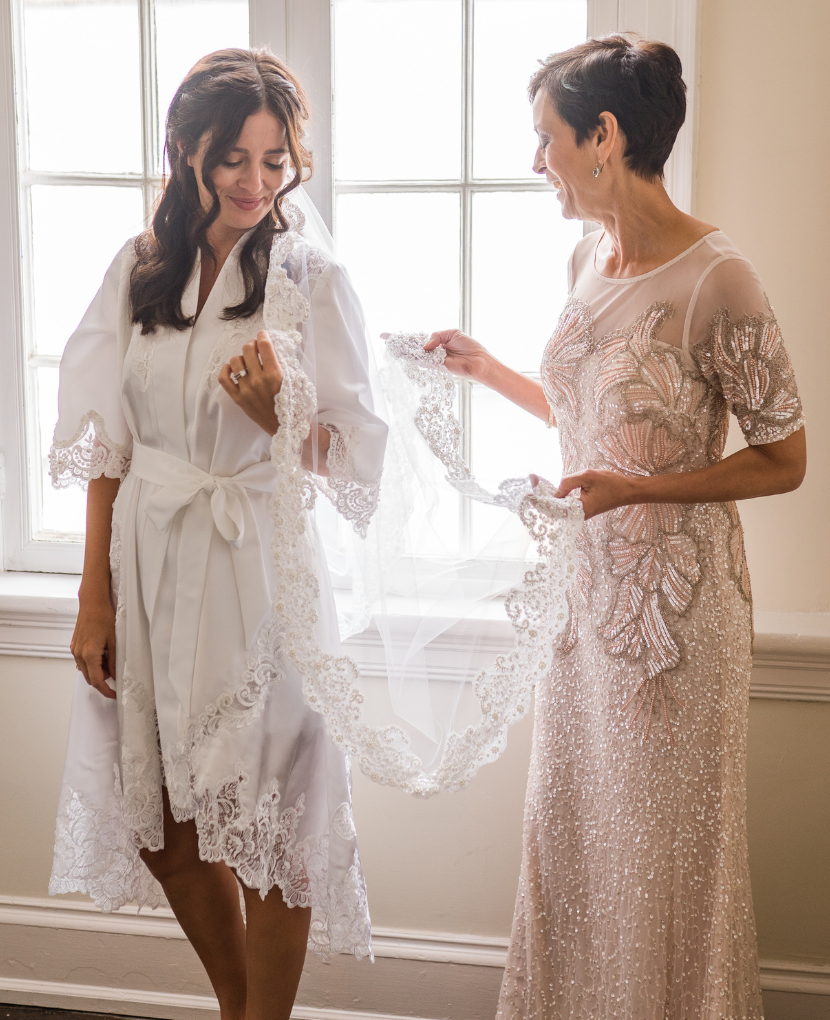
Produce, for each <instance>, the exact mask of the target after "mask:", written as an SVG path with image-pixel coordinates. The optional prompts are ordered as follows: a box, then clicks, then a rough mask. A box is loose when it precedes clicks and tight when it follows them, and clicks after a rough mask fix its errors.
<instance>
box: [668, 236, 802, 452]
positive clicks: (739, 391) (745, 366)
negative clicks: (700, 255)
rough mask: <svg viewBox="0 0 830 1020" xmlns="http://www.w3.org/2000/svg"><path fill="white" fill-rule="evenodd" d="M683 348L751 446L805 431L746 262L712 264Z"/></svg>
mask: <svg viewBox="0 0 830 1020" xmlns="http://www.w3.org/2000/svg"><path fill="white" fill-rule="evenodd" d="M687 342H688V344H689V351H690V354H691V356H692V358H693V359H694V360H695V362H696V363H697V365H698V366H699V368H700V370H701V372H702V373H703V375H704V376H705V378H706V379H707V381H708V382H709V383H710V385H712V386H714V387H715V388H716V389H717V390H719V391H720V393H721V394H722V395H723V397H724V399H725V400H726V401H727V403H728V404H729V406H730V409H731V411H732V413H733V414H734V415H735V416H736V417H737V419H738V422H739V424H740V427H741V431H742V432H743V434H744V437H745V439H746V441H747V442H748V443H749V444H750V445H751V446H758V445H761V444H763V443H775V442H778V441H779V440H782V439H786V438H787V436H789V435H791V434H792V433H793V432H797V431H798V430H799V429H800V428H801V427H802V426H803V425H804V415H803V412H802V407H801V400H800V399H799V396H798V389H797V386H796V381H795V375H794V373H793V367H792V363H791V362H790V357H789V355H788V353H787V350H786V348H785V346H784V340H783V337H782V336H781V330H780V328H779V326H778V323H777V321H776V319H775V314H774V313H773V310H772V308H771V307H770V304H769V302H768V300H767V297H766V294H765V293H764V289H763V287H762V286H761V281H760V280H759V279H758V276H757V274H756V272H755V270H754V268H753V267H752V264H751V263H750V262H748V261H747V260H746V259H744V258H741V257H735V256H726V257H723V258H721V259H720V260H719V261H717V262H715V263H714V264H713V266H712V267H711V269H710V270H709V272H708V273H707V275H706V276H705V277H704V279H703V280H702V281H701V283H700V285H699V290H698V293H697V297H696V299H695V301H694V304H693V306H692V308H691V309H690V313H689V329H688V338H687Z"/></svg>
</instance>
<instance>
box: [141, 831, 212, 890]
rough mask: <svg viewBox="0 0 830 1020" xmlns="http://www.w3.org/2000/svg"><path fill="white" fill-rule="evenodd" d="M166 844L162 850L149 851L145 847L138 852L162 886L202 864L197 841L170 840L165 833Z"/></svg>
mask: <svg viewBox="0 0 830 1020" xmlns="http://www.w3.org/2000/svg"><path fill="white" fill-rule="evenodd" d="M164 844H165V845H164V847H163V849H161V850H149V849H147V848H146V847H145V848H143V849H141V850H139V851H138V854H139V857H140V858H141V859H142V861H144V864H145V865H146V866H147V869H148V871H149V872H150V874H151V875H152V876H153V878H155V879H156V880H157V881H159V882H161V883H162V885H164V883H165V882H166V881H167V880H168V879H170V878H174V877H175V876H176V875H179V874H183V873H184V872H186V871H189V870H190V869H191V868H193V867H196V866H198V865H199V863H200V860H199V850H198V843H197V841H196V840H191V839H179V840H174V839H169V838H167V833H165V841H164Z"/></svg>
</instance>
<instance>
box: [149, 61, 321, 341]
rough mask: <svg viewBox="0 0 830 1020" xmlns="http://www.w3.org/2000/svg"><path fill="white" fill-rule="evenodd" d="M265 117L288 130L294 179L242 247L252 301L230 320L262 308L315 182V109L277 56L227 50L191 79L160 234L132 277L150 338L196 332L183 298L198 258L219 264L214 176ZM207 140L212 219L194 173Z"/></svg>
mask: <svg viewBox="0 0 830 1020" xmlns="http://www.w3.org/2000/svg"><path fill="white" fill-rule="evenodd" d="M263 109H266V110H269V111H270V112H271V113H273V114H274V116H275V117H277V118H278V119H279V120H280V121H281V122H282V123H283V124H284V125H285V133H286V145H287V147H288V151H289V156H290V161H291V167H292V168H293V170H294V173H293V175H292V177H291V180H290V181H288V183H287V184H286V185H285V187H284V188H283V189H282V190H281V191H280V192H279V193H278V194H277V196H276V198H275V200H274V205H273V208H272V209H271V210H270V211H269V213H268V214H267V215H266V216H264V217H263V219H262V220H260V222H259V223H258V224H257V226H256V227H255V228H254V230H253V232H252V234H251V236H250V237H249V238H248V239H247V240H246V242H245V244H244V245H243V247H242V251H241V253H240V256H239V266H240V269H241V271H242V278H243V281H244V284H245V297H244V299H243V300H242V301H241V302H240V303H239V304H238V305H234V306H233V307H231V308H226V309H225V310H224V312H223V317H224V318H225V319H240V318H247V317H248V316H250V315H253V314H254V312H256V310H257V309H258V308H259V307H260V305H261V304H262V302H263V299H264V297H265V280H266V277H267V274H268V255H269V252H270V249H271V241H272V239H273V237H274V234H276V233H280V232H282V231H284V230H287V229H288V221H287V219H286V217H285V215H284V214H283V211H282V202H283V199H284V198H285V196H286V195H287V194H288V193H289V192H291V191H293V190H294V188H296V187H298V185H299V184H300V183H302V181H303V180H307V179H308V177H310V176H311V170H312V160H311V153H310V152H309V151H308V150H307V149H306V148H305V146H304V144H303V135H304V132H305V123H306V121H307V120H308V116H309V107H308V100H307V99H306V95H305V93H304V92H303V88H302V86H301V85H300V83H299V81H297V79H296V78H295V77H294V75H293V74H292V73H291V72H290V71H289V70H288V68H287V67H286V66H285V64H283V63H282V61H281V60H278V59H277V58H276V57H275V56H274V54H273V53H271V52H269V51H268V50H266V49H257V50H240V49H227V50H217V51H216V52H215V53H210V54H208V56H206V57H203V58H202V59H201V60H200V61H199V62H198V63H197V64H196V66H195V67H193V68H192V69H191V70H190V72H189V73H188V74H187V77H186V78H185V79H184V81H183V82H182V83H181V85H180V86H179V88H178V89H177V90H176V94H175V96H174V97H173V101H172V102H171V104H170V109H169V110H168V112H167V132H166V139H165V145H164V151H165V158H166V160H167V162H168V164H169V167H170V173H169V176H167V175H165V179H164V181H163V191H162V195H161V198H160V200H159V203H158V206H157V208H156V212H155V215H154V216H153V225H152V227H151V229H149V230H147V231H145V232H144V233H143V234H141V236H140V237H139V238H138V240H137V242H136V262H135V265H134V267H133V270H132V274H131V276H130V307H131V315H132V321H133V322H135V323H141V332H142V333H152V332H153V331H154V330H155V328H156V327H157V326H172V327H173V328H174V329H186V328H187V327H188V326H190V325H192V321H193V320H192V319H191V318H188V317H186V316H185V315H184V314H183V312H182V294H183V293H184V288H185V286H186V285H187V281H188V279H189V278H190V274H191V272H192V270H193V264H194V261H195V259H196V254H197V252H199V251H201V253H202V258H211V259H214V260H215V254H214V252H213V250H212V248H211V246H210V243H209V241H208V237H207V232H208V228H209V227H210V226H211V224H212V223H213V222H214V221H215V220H216V217H217V216H218V215H219V198H218V196H217V194H216V188H215V187H214V184H213V181H212V180H211V176H210V175H211V173H212V172H213V170H215V169H216V167H217V166H218V165H219V164H220V163H221V162H222V161H223V160H225V159H226V158H227V155H228V153H229V152H230V150H231V149H232V148H233V146H234V145H235V144H236V141H237V139H238V138H239V136H240V134H241V133H242V128H243V126H244V124H245V121H246V120H247V119H248V117H250V116H251V115H252V114H255V113H258V112H259V111H260V110H263ZM205 135H207V138H208V143H207V148H206V150H205V153H204V159H203V161H202V182H203V183H204V185H205V187H206V188H207V190H208V191H209V192H210V194H211V195H212V196H213V205H212V207H211V209H210V210H209V211H207V212H206V211H205V210H204V209H203V208H202V203H201V201H200V199H199V189H198V186H197V183H196V175H195V172H194V170H193V168H192V167H190V166H189V165H188V163H187V157H188V156H191V155H193V154H194V153H196V152H197V150H198V148H199V143H200V142H201V140H202V138H204V137H205ZM180 146H181V149H180Z"/></svg>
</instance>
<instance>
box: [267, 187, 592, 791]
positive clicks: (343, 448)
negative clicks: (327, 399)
mask: <svg viewBox="0 0 830 1020" xmlns="http://www.w3.org/2000/svg"><path fill="white" fill-rule="evenodd" d="M292 198H294V200H295V202H296V203H297V205H298V206H300V207H301V210H300V215H298V216H297V222H296V226H295V230H294V231H292V232H291V233H290V234H287V235H282V236H280V237H278V238H277V239H276V240H275V244H274V251H272V258H271V269H270V271H269V277H268V284H267V288H266V299H265V321H266V325H267V326H268V328H269V330H270V333H271V338H272V340H273V342H274V347H275V350H276V352H277V357H278V359H279V360H280V363H281V366H282V369H283V373H284V380H283V384H282V389H281V391H280V393H279V395H278V396H277V398H276V407H277V414H278V417H279V419H280V428H279V430H278V432H277V433H276V435H275V436H274V439H273V442H272V446H271V452H272V461H273V463H274V465H275V467H276V469H277V472H278V475H279V479H278V484H277V486H276V489H275V491H274V494H273V497H272V502H271V506H272V515H273V517H274V520H275V523H276V524H277V532H276V533H277V535H278V536H279V537H278V538H277V539H276V540H275V542H274V545H273V548H272V555H273V558H274V562H275V565H276V567H277V570H278V573H279V576H280V579H281V580H280V585H279V589H278V591H277V593H276V595H275V600H274V601H275V608H278V609H279V616H280V617H281V619H282V621H283V626H284V647H285V651H286V653H287V654H288V656H289V657H290V658H291V660H292V661H293V663H294V665H295V666H296V667H297V669H298V670H299V672H300V674H301V675H302V677H303V694H304V697H305V700H306V702H307V704H308V705H309V706H310V707H312V708H313V709H315V710H316V711H318V712H320V713H321V714H322V715H323V717H324V719H325V721H326V727H327V730H328V732H329V735H330V736H331V737H332V739H333V740H334V741H335V743H336V744H337V745H338V746H339V747H340V748H341V749H342V750H344V751H345V752H346V753H349V754H352V755H354V756H356V757H357V759H358V761H359V763H360V766H361V768H362V769H363V771H364V772H365V773H366V774H367V775H369V776H370V777H371V778H372V779H374V780H376V781H377V782H380V783H387V784H390V785H394V786H399V787H401V788H402V789H404V790H406V791H407V792H409V793H413V794H422V795H426V794H431V793H436V792H438V791H440V790H445V789H446V790H457V789H460V788H461V787H463V786H464V785H465V784H466V783H468V782H469V781H470V780H471V779H472V778H473V777H474V776H475V774H476V772H477V771H478V769H479V768H480V767H481V765H483V764H486V763H487V762H490V761H493V760H495V759H496V758H497V757H498V756H499V755H500V754H501V753H502V751H503V750H504V747H505V744H506V737H507V730H508V728H509V726H510V725H512V724H513V723H514V722H517V721H518V720H519V719H521V718H522V717H523V716H524V715H525V713H526V712H527V710H528V708H529V707H530V699H531V692H532V687H533V684H534V683H535V682H536V681H537V680H538V679H541V678H542V677H543V676H544V675H545V674H546V673H547V672H548V670H549V669H550V666H551V660H552V655H553V651H554V641H555V638H556V636H557V634H558V633H559V632H560V631H561V630H562V629H563V627H564V626H565V623H566V622H567V618H568V609H567V602H566V597H565V596H566V591H567V589H568V587H569V586H570V583H571V581H572V579H573V577H574V576H575V573H576V558H577V556H576V545H575V542H576V535H577V533H578V531H579V529H580V527H581V523H582V511H581V504H580V502H579V500H578V499H577V498H575V497H571V498H569V499H566V500H558V499H555V498H554V496H553V492H554V491H555V490H554V489H553V487H552V486H550V484H549V483H546V482H544V481H542V482H540V484H539V485H538V486H537V487H536V489H535V490H534V489H532V488H531V485H530V481H529V479H526V478H525V479H508V480H506V481H504V482H502V483H501V485H500V486H499V489H498V492H496V493H490V492H487V491H486V490H484V489H483V488H482V487H481V486H480V485H479V484H478V483H477V482H476V480H475V478H474V477H473V476H472V474H471V473H470V471H469V468H468V467H467V465H466V464H465V463H464V461H463V459H462V458H461V456H460V454H459V443H460V438H461V427H460V425H459V423H458V421H457V419H456V418H455V417H454V415H453V410H452V409H453V401H454V382H453V380H452V377H451V376H450V374H449V373H448V372H447V370H446V369H445V368H444V367H443V356H444V351H443V350H442V349H438V350H436V351H431V352H426V351H424V349H423V346H424V343H425V340H426V337H425V336H422V335H413V334H393V335H392V336H391V337H390V338H389V339H388V341H387V354H386V358H385V361H384V364H383V367H382V369H381V370H380V371H378V370H377V368H376V366H375V365H374V364H373V361H372V356H371V353H370V349H369V348H368V345H367V346H363V345H360V354H361V357H365V358H366V364H365V368H366V371H367V372H368V374H369V376H370V379H371V381H372V389H373V394H374V401H375V409H374V410H375V412H376V413H377V414H378V415H379V417H380V418H382V419H384V420H385V421H386V422H387V423H388V425H389V436H388V441H387V445H386V458H385V464H384V470H383V474H382V477H381V478H380V479H376V478H375V479H372V478H371V477H368V475H365V474H363V473H362V466H363V465H368V464H370V463H371V457H370V456H369V455H368V453H369V451H371V448H372V445H373V443H375V442H376V441H377V437H376V436H374V435H373V433H372V429H371V427H370V428H369V429H368V432H367V429H366V427H365V425H364V427H363V428H362V430H358V427H357V422H358V419H357V417H356V418H355V426H354V430H353V431H352V432H351V433H350V426H349V423H348V422H344V421H343V416H342V412H341V415H340V418H341V420H340V422H338V424H337V425H336V427H335V428H334V429H333V431H332V445H333V447H334V450H332V449H331V448H330V450H329V452H328V455H327V458H326V466H327V470H328V476H327V477H319V476H315V481H316V488H318V489H320V490H322V492H323V493H324V494H325V495H326V496H327V497H328V498H329V500H330V501H331V503H332V504H333V505H334V507H335V508H336V509H337V510H338V511H339V513H340V517H341V518H345V519H346V520H348V521H350V522H351V523H352V525H353V528H352V529H351V534H347V533H346V529H344V527H343V526H342V521H341V520H338V517H337V515H336V514H333V513H331V512H330V511H329V510H327V509H326V508H325V507H324V506H321V505H318V507H317V509H316V511H315V515H314V517H315V525H314V526H315V527H316V528H317V529H318V530H319V532H320V534H321V537H322V540H323V543H324V546H325V548H326V553H327V559H328V562H329V566H330V570H331V573H332V576H333V578H334V580H335V586H336V587H338V589H339V593H340V595H341V599H340V601H341V603H349V605H348V608H347V611H344V612H342V613H341V635H342V636H343V637H344V638H346V637H351V638H352V641H351V645H352V646H353V647H357V648H360V649H361V650H362V655H361V658H362V659H363V660H366V659H371V660H373V661H372V664H371V666H366V665H364V667H363V670H362V671H361V669H360V668H359V667H358V665H357V663H356V661H355V659H354V658H353V657H352V656H350V655H348V654H336V653H335V652H333V651H328V650H325V649H324V648H323V647H322V646H321V644H320V642H319V641H318V640H317V638H316V636H315V626H314V624H315V622H316V620H317V619H318V617H319V613H318V606H317V603H318V598H319V592H320V586H319V583H318V580H317V578H316V577H315V576H314V574H313V572H312V571H311V569H310V568H309V566H308V560H307V556H306V555H305V554H304V549H305V544H306V543H307V541H308V535H307V533H306V528H307V515H306V513H305V511H306V510H310V509H311V508H312V507H313V506H314V504H315V495H314V486H313V485H312V484H311V483H310V480H309V476H308V475H307V474H306V472H305V471H304V470H303V467H302V463H301V455H302V447H303V443H304V441H305V440H306V437H307V436H308V435H309V430H310V426H311V423H312V422H313V421H317V422H319V423H320V424H326V421H325V415H324V413H323V412H322V411H321V410H319V406H320V400H319V393H318V392H317V388H316V384H317V380H318V378H320V377H321V369H322V368H323V365H322V362H321V363H320V364H318V356H319V354H318V352H319V351H320V350H321V349H322V339H323V335H324V334H323V331H324V330H325V323H317V322H313V321H310V319H309V315H308V309H309V305H308V301H307V299H306V298H305V297H304V295H303V294H302V292H301V289H302V286H303V285H301V287H297V285H296V284H294V283H293V282H292V277H295V278H297V279H299V280H301V281H306V280H308V279H309V278H310V277H309V273H308V272H304V273H296V274H295V273H290V267H291V262H292V259H295V260H296V259H297V258H298V257H303V258H305V259H306V260H308V261H310V262H311V261H313V260H314V258H315V257H316V256H315V254H314V253H315V252H319V250H321V249H322V251H324V252H328V253H331V252H332V245H331V241H330V238H329V237H328V234H327V231H326V229H325V226H324V225H323V224H322V222H321V221H320V219H319V217H318V216H317V214H316V212H315V211H314V209H313V207H312V206H311V203H310V202H308V200H307V198H306V197H305V195H304V194H303V193H302V191H301V190H300V189H298V190H297V191H295V192H294V194H293V195H292ZM279 246H282V248H284V249H285V251H283V250H282V249H281V250H280V251H277V250H276V249H277V248H278V247H279ZM330 257H331V256H330V255H329V258H330ZM285 266H288V270H289V271H288V272H287V271H286V268H285ZM289 274H290V275H289ZM312 276H313V274H312ZM304 286H308V284H307V283H306V284H304ZM291 287H293V288H294V290H295V291H296V295H293V294H291V293H290V292H289V291H290V288H291ZM292 317H293V318H292ZM298 321H299V322H300V323H301V332H298V331H296V329H295V328H294V327H295V325H296V323H297V322H298ZM315 337H316V343H315ZM326 427H329V426H328V425H326ZM442 468H443V470H442ZM449 489H454V490H456V491H458V492H460V493H461V494H462V495H463V496H464V497H466V498H471V499H474V500H477V501H478V502H480V503H482V504H485V506H486V511H485V512H486V514H487V517H488V523H487V527H488V528H489V531H490V532H491V537H490V538H489V540H487V541H485V542H483V543H482V548H481V549H479V550H477V554H476V555H474V556H473V555H459V554H458V552H457V550H455V549H453V548H452V546H451V544H450V543H449V542H448V541H447V540H446V539H445V538H444V535H443V527H442V511H441V495H442V492H446V491H448V490H449ZM355 635H359V636H357V637H356V636H355ZM511 637H512V642H513V645H514V647H513V648H512V650H508V649H509V647H510V642H511ZM495 652H498V654H494V653H495Z"/></svg>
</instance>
